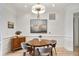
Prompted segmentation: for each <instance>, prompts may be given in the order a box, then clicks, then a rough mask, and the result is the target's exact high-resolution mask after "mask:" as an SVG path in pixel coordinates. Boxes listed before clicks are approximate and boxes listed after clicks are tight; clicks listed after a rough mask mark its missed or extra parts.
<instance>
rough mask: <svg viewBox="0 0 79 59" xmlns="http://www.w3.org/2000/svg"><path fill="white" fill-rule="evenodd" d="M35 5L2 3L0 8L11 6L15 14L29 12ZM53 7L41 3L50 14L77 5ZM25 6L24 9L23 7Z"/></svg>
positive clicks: (68, 4) (57, 5) (63, 4)
mask: <svg viewBox="0 0 79 59" xmlns="http://www.w3.org/2000/svg"><path fill="white" fill-rule="evenodd" d="M35 4H36V3H4V4H0V7H2V6H11V7H13V8H14V9H15V10H16V11H17V12H25V13H28V12H31V9H32V6H33V5H35ZM54 4H55V7H52V3H42V5H44V6H45V9H46V12H50V11H53V10H62V9H65V8H66V7H68V6H72V5H79V4H78V3H54ZM25 5H26V6H27V7H26V8H25V7H24V6H25Z"/></svg>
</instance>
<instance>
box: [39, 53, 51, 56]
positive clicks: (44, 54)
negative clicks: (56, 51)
mask: <svg viewBox="0 0 79 59" xmlns="http://www.w3.org/2000/svg"><path fill="white" fill-rule="evenodd" d="M40 55H41V56H48V55H50V54H49V53H41V54H40Z"/></svg>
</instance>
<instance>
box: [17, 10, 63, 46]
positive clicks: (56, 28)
mask: <svg viewBox="0 0 79 59" xmlns="http://www.w3.org/2000/svg"><path fill="white" fill-rule="evenodd" d="M51 12H52V11H51ZM54 12H55V13H56V20H49V13H45V14H41V15H40V18H41V19H47V20H48V33H47V34H41V35H43V36H47V35H49V32H51V34H50V35H51V36H52V37H53V38H54V39H56V40H57V41H58V43H57V44H58V45H57V46H59V47H62V46H63V40H64V10H62V9H61V10H55V11H54ZM30 19H36V15H35V14H32V13H29V14H27V13H20V12H18V16H17V20H16V26H17V30H20V31H22V33H23V35H25V36H28V35H29V36H32V35H33V36H39V35H40V34H31V33H30Z"/></svg>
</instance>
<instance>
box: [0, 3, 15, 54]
mask: <svg viewBox="0 0 79 59" xmlns="http://www.w3.org/2000/svg"><path fill="white" fill-rule="evenodd" d="M0 16H1V19H0V22H1V23H0V25H1V28H0V29H1V32H2V34H1V35H2V54H3V55H5V54H6V53H7V52H9V51H10V45H11V44H10V43H11V42H10V38H9V39H8V37H11V36H13V35H14V32H15V29H16V27H14V29H8V21H12V22H14V23H15V20H16V18H15V16H16V11H15V10H14V9H13V8H12V7H10V6H5V5H3V6H2V7H1V6H0ZM15 24H16V23H15Z"/></svg>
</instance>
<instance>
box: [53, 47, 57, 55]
mask: <svg viewBox="0 0 79 59" xmlns="http://www.w3.org/2000/svg"><path fill="white" fill-rule="evenodd" d="M54 50H55V54H56V55H57V51H56V48H55V47H54Z"/></svg>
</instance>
